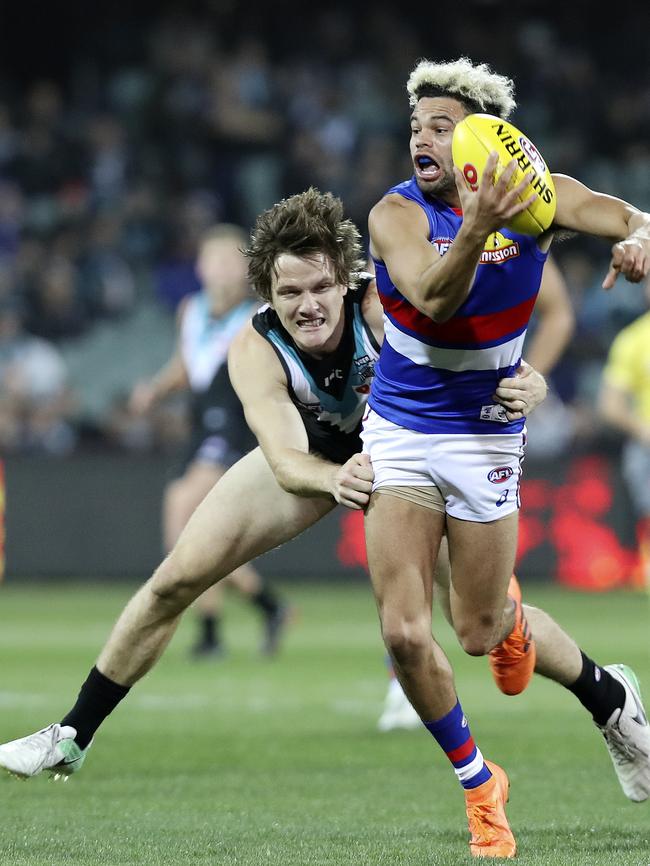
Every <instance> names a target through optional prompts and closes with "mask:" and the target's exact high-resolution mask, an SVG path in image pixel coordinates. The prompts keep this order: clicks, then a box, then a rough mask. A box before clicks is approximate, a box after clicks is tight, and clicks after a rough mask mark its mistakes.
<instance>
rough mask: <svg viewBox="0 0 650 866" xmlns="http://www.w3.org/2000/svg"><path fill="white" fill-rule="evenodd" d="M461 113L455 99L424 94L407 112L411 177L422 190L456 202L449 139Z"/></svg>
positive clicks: (461, 116)
mask: <svg viewBox="0 0 650 866" xmlns="http://www.w3.org/2000/svg"><path fill="white" fill-rule="evenodd" d="M464 117H465V109H464V108H463V106H462V105H461V103H460V102H458V101H457V100H456V99H449V98H447V97H441V96H440V97H438V96H436V97H433V96H424V97H422V99H420V100H419V101H418V104H417V105H416V107H415V109H414V110H413V113H412V114H411V141H410V148H411V159H412V160H413V168H414V170H415V180H416V182H417V185H418V186H419V187H420V189H421V190H422V192H425V193H428V194H429V195H434V196H436V198H441V199H443V200H444V201H446V202H448V203H449V204H454V205H455V204H458V193H457V191H456V181H455V180H454V163H453V160H452V158H451V139H452V136H453V134H454V127H455V126H456V124H457V123H459V122H460V121H461V120H462V119H463V118H464Z"/></svg>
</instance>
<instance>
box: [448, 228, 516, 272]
mask: <svg viewBox="0 0 650 866" xmlns="http://www.w3.org/2000/svg"><path fill="white" fill-rule="evenodd" d="M453 242H454V239H453V238H434V239H433V240H432V241H431V245H432V246H433V247H435V249H436V250H437V252H438V254H439V255H441V256H444V254H445V253H446V252H447V250H448V249H449V247H450V246H451V245H452V243H453ZM518 255H519V244H518V243H517V241H513V240H512V238H507V237H506V236H505V235H504V234H502V233H501V232H492V234H491V235H488V238H487V240H486V241H485V246H484V247H483V252H482V253H481V259H480V261H479V264H481V265H486V264H500V263H501V262H505V261H507V260H508V259H513V258H516V257H517V256H518Z"/></svg>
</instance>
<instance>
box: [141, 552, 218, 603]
mask: <svg viewBox="0 0 650 866" xmlns="http://www.w3.org/2000/svg"><path fill="white" fill-rule="evenodd" d="M149 588H150V590H151V593H152V595H153V596H154V598H155V599H156V601H157V602H158V603H159V604H160V605H161V606H162V607H164V608H165V609H166V610H168V611H169V612H171V613H179V612H180V611H182V610H184V609H185V608H186V607H188V606H189V605H190V604H191V603H192V602H193V601H194V599H195V598H197V597H198V596H199V595H200V594H201V592H202V591H203V590H204V589H205V586H204V585H203V584H200V582H199V580H198V578H197V576H196V575H193V574H190V573H189V572H188V571H187V570H186V569H183V568H182V566H181V565H180V563H179V562H178V561H177V560H176V559H175V558H174V557H173V556H172V555H170V556H168V557H167V558H166V559H165V560H163V562H162V563H161V564H160V565H159V566H158V568H157V569H156V571H155V572H154V574H153V576H152V578H151V580H150V581H149Z"/></svg>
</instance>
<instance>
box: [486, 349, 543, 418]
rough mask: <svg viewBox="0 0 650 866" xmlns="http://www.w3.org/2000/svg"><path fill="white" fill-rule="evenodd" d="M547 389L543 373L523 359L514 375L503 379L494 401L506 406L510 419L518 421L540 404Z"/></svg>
mask: <svg viewBox="0 0 650 866" xmlns="http://www.w3.org/2000/svg"><path fill="white" fill-rule="evenodd" d="M547 391H548V387H547V385H546V379H544V377H543V376H542V374H541V373H538V372H537V370H535V369H534V368H533V367H531V366H530V364H527V363H526V362H525V361H522V362H521V365H520V366H519V368H518V369H517V371H516V372H515V375H514V376H513V377H510V378H505V379H501V381H500V382H499V385H498V387H497V390H496V392H495V394H494V401H495V402H496V403H500V404H501V405H502V406H503V407H504V408H505V410H506V416H507V418H508V421H518V420H519V419H520V418H525V417H526V415H530V413H531V412H532V411H533V409H535V407H536V406H539V404H540V403H541V402H542V400H544V399H545V397H546V394H547Z"/></svg>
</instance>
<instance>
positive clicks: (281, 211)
mask: <svg viewBox="0 0 650 866" xmlns="http://www.w3.org/2000/svg"><path fill="white" fill-rule="evenodd" d="M282 253H290V254H291V255H294V256H302V257H308V256H311V255H315V254H317V253H323V254H324V255H326V256H327V257H328V258H329V259H330V261H331V262H332V265H333V266H334V274H335V276H336V280H337V282H339V283H340V284H341V285H345V286H350V287H352V288H354V286H355V285H356V283H357V279H358V278H357V272H358V271H361V270H363V268H364V266H365V262H364V260H363V258H362V249H361V235H360V234H359V230H358V229H357V227H356V226H355V224H354V223H353V222H352V221H351V220H348V219H344V216H343V202H342V201H341V200H340V199H339V198H337V197H336V196H334V195H332V194H331V193H329V192H326V193H322V192H320V191H319V190H317V189H315V188H314V187H310V188H309V189H308V190H306V192H301V193H298V194H297V195H292V196H291V197H290V198H285V199H282V201H280V202H278V203H277V204H274V205H273V207H271V208H269V209H268V210H265V211H264V212H263V213H261V214H260V215H259V217H258V218H257V220H256V222H255V226H254V228H253V233H252V235H251V240H250V245H249V246H248V248H247V249H246V250H244V255H245V256H247V257H248V259H249V262H248V278H249V280H250V282H251V284H252V285H253V286H254V288H255V290H256V291H257V293H258V295H259V296H260V297H261V298H263V299H264V300H265V301H270V300H271V285H272V281H273V275H274V273H276V270H275V267H276V262H277V258H278V256H279V255H281V254H282Z"/></svg>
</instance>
